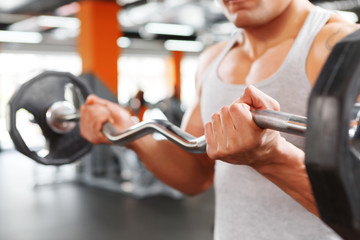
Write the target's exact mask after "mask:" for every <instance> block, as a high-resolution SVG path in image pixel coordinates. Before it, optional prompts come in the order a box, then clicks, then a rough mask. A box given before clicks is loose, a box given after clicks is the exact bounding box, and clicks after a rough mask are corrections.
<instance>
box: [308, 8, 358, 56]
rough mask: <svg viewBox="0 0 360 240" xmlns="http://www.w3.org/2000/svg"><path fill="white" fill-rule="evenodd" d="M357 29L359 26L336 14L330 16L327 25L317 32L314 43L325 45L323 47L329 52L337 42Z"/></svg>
mask: <svg viewBox="0 0 360 240" xmlns="http://www.w3.org/2000/svg"><path fill="white" fill-rule="evenodd" d="M359 27H360V25H358V24H355V23H353V22H350V21H348V20H346V19H344V18H343V17H341V16H340V15H338V14H332V15H331V17H330V19H329V21H328V22H327V24H325V25H324V27H323V28H322V29H321V31H320V32H319V34H318V36H317V38H316V39H315V41H316V42H317V43H320V44H321V43H323V44H325V46H326V47H327V48H328V49H329V50H331V49H332V48H333V47H334V46H335V44H336V43H337V42H338V41H340V40H341V39H343V38H344V37H346V36H347V35H349V34H351V33H352V32H354V31H356V30H358V29H359Z"/></svg>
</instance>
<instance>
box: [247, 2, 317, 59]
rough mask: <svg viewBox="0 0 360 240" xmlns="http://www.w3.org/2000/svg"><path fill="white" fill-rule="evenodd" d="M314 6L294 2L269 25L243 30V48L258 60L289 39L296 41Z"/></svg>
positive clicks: (307, 3)
mask: <svg viewBox="0 0 360 240" xmlns="http://www.w3.org/2000/svg"><path fill="white" fill-rule="evenodd" d="M313 7H314V6H313V5H312V4H311V3H309V2H307V1H306V2H304V1H292V3H291V4H289V6H288V7H287V8H286V9H285V11H284V12H283V13H282V14H281V15H279V16H278V17H277V18H275V19H273V20H272V21H270V22H269V23H267V24H263V25H261V26H258V27H246V28H243V30H244V34H243V37H244V38H243V39H244V40H243V48H244V50H245V51H247V52H248V53H249V56H251V57H252V58H254V59H256V58H258V57H259V56H261V55H263V54H264V52H266V51H267V50H269V49H271V48H273V47H274V46H276V45H278V44H280V43H282V42H283V41H286V40H289V39H295V38H296V36H297V34H298V33H299V31H300V29H301V27H302V26H303V24H304V22H305V20H306V17H307V16H308V14H309V12H310V11H311V9H312V8H313Z"/></svg>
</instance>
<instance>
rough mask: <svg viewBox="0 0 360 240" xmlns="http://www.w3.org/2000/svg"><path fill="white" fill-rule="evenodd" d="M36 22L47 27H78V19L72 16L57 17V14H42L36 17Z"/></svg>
mask: <svg viewBox="0 0 360 240" xmlns="http://www.w3.org/2000/svg"><path fill="white" fill-rule="evenodd" d="M36 23H37V24H38V25H39V26H40V27H49V28H69V29H77V28H79V27H80V20H79V19H77V18H74V17H58V16H45V15H42V16H39V17H36Z"/></svg>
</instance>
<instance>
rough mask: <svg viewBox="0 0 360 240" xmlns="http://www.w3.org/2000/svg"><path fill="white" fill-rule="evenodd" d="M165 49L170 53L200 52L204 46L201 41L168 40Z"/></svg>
mask: <svg viewBox="0 0 360 240" xmlns="http://www.w3.org/2000/svg"><path fill="white" fill-rule="evenodd" d="M164 47H165V48H166V49H167V50H169V51H182V52H200V51H202V50H203V49H204V44H203V43H202V42H199V41H185V40H166V41H165V43H164Z"/></svg>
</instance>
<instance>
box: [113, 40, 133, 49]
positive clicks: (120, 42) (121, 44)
mask: <svg viewBox="0 0 360 240" xmlns="http://www.w3.org/2000/svg"><path fill="white" fill-rule="evenodd" d="M116 43H117V45H118V46H119V47H121V48H128V47H130V45H131V40H130V39H129V38H127V37H119V38H118V40H117V41H116Z"/></svg>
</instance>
